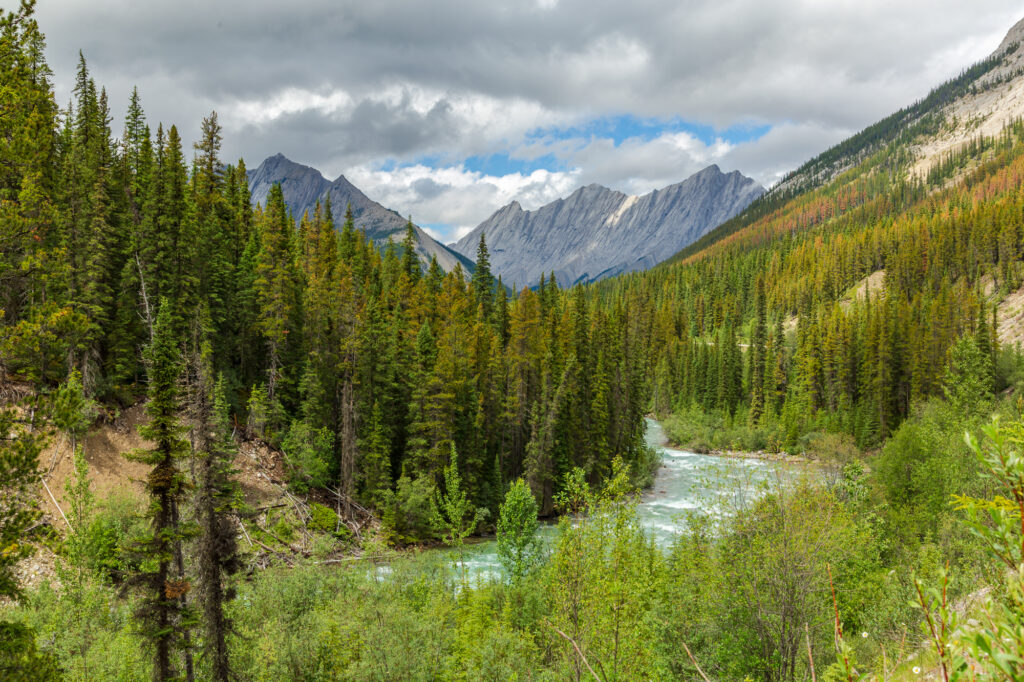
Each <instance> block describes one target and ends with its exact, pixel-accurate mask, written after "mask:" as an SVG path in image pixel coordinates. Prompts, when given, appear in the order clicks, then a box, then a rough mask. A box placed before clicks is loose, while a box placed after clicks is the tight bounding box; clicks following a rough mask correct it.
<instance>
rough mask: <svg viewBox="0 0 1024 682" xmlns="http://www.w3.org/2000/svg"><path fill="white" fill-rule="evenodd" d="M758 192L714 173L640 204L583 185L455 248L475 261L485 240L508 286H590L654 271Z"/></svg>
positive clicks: (513, 208)
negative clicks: (550, 280)
mask: <svg viewBox="0 0 1024 682" xmlns="http://www.w3.org/2000/svg"><path fill="white" fill-rule="evenodd" d="M763 192H764V188H762V187H761V186H760V185H759V184H757V182H755V181H754V180H752V179H750V178H747V177H744V176H743V175H741V174H740V173H739V172H738V171H733V172H732V173H723V172H722V171H721V170H719V168H718V166H709V167H707V168H705V169H704V170H702V171H700V172H699V173H697V174H695V175H693V176H691V177H690V178H688V179H687V180H684V181H683V182H680V183H678V184H675V185H671V186H669V187H666V188H664V189H660V190H655V191H654V192H651V193H650V194H645V195H644V196H627V195H626V194H623V193H622V192H616V191H615V190H611V189H608V188H607V187H602V186H601V185H596V184H595V185H588V186H586V187H581V188H580V189H578V190H576V191H575V192H573V193H572V194H571V195H569V196H568V197H566V198H564V199H559V200H557V201H554V202H552V203H550V204H547V205H546V206H542V207H541V208H539V209H537V210H535V211H524V210H523V209H522V207H521V206H520V205H519V203H518V202H512V203H511V204H509V205H508V206H505V207H504V208H502V209H500V210H498V211H497V212H496V213H494V215H492V216H491V217H490V218H488V219H487V220H485V221H484V222H482V223H480V225H478V226H477V227H476V229H474V230H473V231H472V232H470V233H469V234H468V235H466V236H465V237H463V238H462V239H460V240H459V241H458V242H457V243H456V244H454V245H453V248H454V249H455V250H456V251H458V252H460V253H462V254H463V255H465V256H468V257H473V256H475V255H476V249H477V245H478V244H479V241H480V235H481V234H484V235H485V239H486V241H487V246H488V249H489V251H490V256H491V268H492V269H493V270H494V272H496V273H498V274H500V275H501V276H502V278H503V279H504V281H505V283H506V284H516V285H519V286H523V285H533V284H536V283H537V282H538V281H539V280H540V277H541V275H542V274H544V275H546V274H548V273H551V272H554V273H555V277H556V278H557V279H558V281H559V282H560V283H561V284H562V285H565V286H568V285H570V284H575V283H578V282H593V281H596V280H599V279H603V278H605V277H611V276H613V275H617V274H620V273H624V272H630V271H633V270H641V269H645V268H649V267H651V266H653V265H655V264H656V263H658V262H660V261H662V260H664V259H665V258H668V257H669V256H671V255H672V254H673V253H675V252H676V251H678V250H679V249H681V248H683V247H684V246H686V245H687V244H690V243H691V242H693V241H694V240H696V239H698V238H700V237H701V236H702V235H704V234H705V233H707V232H708V231H709V230H711V229H713V228H714V227H715V226H717V225H719V224H720V223H722V222H723V221H725V220H728V219H729V218H731V217H733V216H735V215H736V214H737V213H739V212H740V211H742V210H743V209H744V208H746V206H747V205H748V204H750V202H751V201H753V200H754V199H756V198H757V197H759V196H760V195H761V194H762V193H763Z"/></svg>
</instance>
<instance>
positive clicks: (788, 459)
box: [666, 441, 818, 464]
mask: <svg viewBox="0 0 1024 682" xmlns="http://www.w3.org/2000/svg"><path fill="white" fill-rule="evenodd" d="M666 446H667V447H670V448H673V449H677V450H683V451H687V450H686V448H685V447H684V446H682V445H679V444H678V443H673V442H671V441H669V442H668V443H667V444H666ZM697 454H701V455H708V456H709V457H727V458H730V459H760V460H764V461H766V462H782V463H786V464H813V463H816V462H817V461H818V460H816V459H811V458H810V457H804V456H803V455H791V454H789V453H788V452H768V451H767V450H755V451H753V452H751V451H748V450H709V451H708V452H700V453H697Z"/></svg>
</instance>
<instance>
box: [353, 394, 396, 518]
mask: <svg viewBox="0 0 1024 682" xmlns="http://www.w3.org/2000/svg"><path fill="white" fill-rule="evenodd" d="M367 433H368V435H367V436H366V438H364V439H363V440H362V441H361V442H360V444H359V467H358V470H359V487H360V496H361V498H362V499H363V501H364V502H366V503H367V504H369V505H370V506H371V507H373V508H375V509H383V508H384V505H385V503H386V501H387V499H388V495H387V493H388V492H389V491H390V489H391V446H390V444H389V443H388V437H387V433H386V431H385V428H384V418H383V414H382V412H381V409H380V404H379V403H374V405H373V413H372V414H371V416H370V423H369V426H368V427H367Z"/></svg>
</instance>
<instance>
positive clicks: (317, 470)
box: [281, 419, 334, 492]
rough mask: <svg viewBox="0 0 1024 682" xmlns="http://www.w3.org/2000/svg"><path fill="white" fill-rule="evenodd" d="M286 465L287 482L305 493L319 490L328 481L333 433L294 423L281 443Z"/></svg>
mask: <svg viewBox="0 0 1024 682" xmlns="http://www.w3.org/2000/svg"><path fill="white" fill-rule="evenodd" d="M281 449H282V450H283V451H284V459H285V463H286V464H287V465H288V483H289V485H291V486H292V487H293V488H294V489H295V490H297V491H299V492H305V491H307V490H309V489H310V488H322V487H323V486H325V485H327V483H328V482H329V481H330V462H331V459H332V458H333V454H334V434H333V433H331V430H330V429H327V428H321V429H314V428H312V427H310V426H309V424H307V423H306V422H305V421H301V420H298V419H297V420H295V421H293V422H292V427H291V428H290V429H288V435H287V436H285V439H284V442H283V443H282V444H281Z"/></svg>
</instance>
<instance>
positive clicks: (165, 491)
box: [127, 299, 193, 682]
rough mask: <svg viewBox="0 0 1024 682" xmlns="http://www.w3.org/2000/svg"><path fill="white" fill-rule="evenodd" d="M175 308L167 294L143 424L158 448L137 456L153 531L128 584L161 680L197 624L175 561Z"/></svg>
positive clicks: (173, 672) (181, 451)
mask: <svg viewBox="0 0 1024 682" xmlns="http://www.w3.org/2000/svg"><path fill="white" fill-rule="evenodd" d="M172 309H173V306H172V304H171V303H169V302H168V301H167V300H166V299H165V300H163V301H161V303H160V309H159V312H158V313H157V318H156V324H155V326H154V334H153V343H152V344H150V346H149V348H148V349H147V351H146V359H147V363H148V368H149V401H148V403H147V404H146V414H147V416H148V417H149V423H147V424H144V425H142V426H140V427H139V434H140V435H141V436H142V437H143V438H145V439H147V440H149V441H150V442H152V443H153V447H152V448H150V449H148V450H140V451H136V452H134V453H132V458H133V459H135V460H137V461H140V462H143V463H144V464H150V465H152V466H153V469H152V471H151V472H150V473H149V477H148V479H147V481H146V488H147V490H148V491H149V497H150V503H149V510H148V516H149V520H150V527H151V528H152V536H151V537H149V538H148V539H144V540H140V541H139V542H138V543H137V545H136V549H135V551H136V554H138V558H139V564H138V566H139V568H138V569H137V573H136V574H135V575H133V576H131V577H130V579H129V581H128V583H127V584H128V585H129V586H137V587H139V588H141V589H142V596H141V599H140V600H139V603H138V607H137V608H136V616H137V618H138V619H139V622H140V625H141V634H142V636H143V637H144V638H145V639H146V640H147V641H148V642H149V643H150V644H151V645H152V647H153V679H154V680H157V681H158V682H164V681H165V680H172V679H175V677H176V676H177V671H178V669H179V665H178V662H177V661H176V656H175V654H176V653H177V652H180V651H183V650H185V648H186V647H187V642H188V636H189V631H190V630H191V628H192V623H193V615H192V613H191V609H190V608H189V607H188V606H187V604H186V597H187V595H188V593H189V591H190V590H191V585H190V584H189V581H188V580H186V579H185V578H184V576H182V575H180V572H179V571H176V570H175V565H174V564H175V560H176V558H177V556H179V555H180V552H181V544H182V542H183V540H184V539H185V538H186V537H187V535H188V533H187V529H186V527H185V526H184V524H183V523H182V521H181V514H180V508H181V503H182V501H183V499H184V495H185V477H184V475H183V474H182V472H181V471H180V470H179V461H180V460H181V459H183V458H184V457H185V456H187V454H188V442H187V441H186V440H185V439H184V438H183V437H182V436H183V432H184V429H183V427H182V425H181V423H180V422H179V421H178V412H179V411H180V409H181V401H180V395H179V389H178V380H179V378H180V374H181V353H180V351H179V348H178V344H177V338H176V336H175V333H174V327H175V325H174V320H173V313H172Z"/></svg>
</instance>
